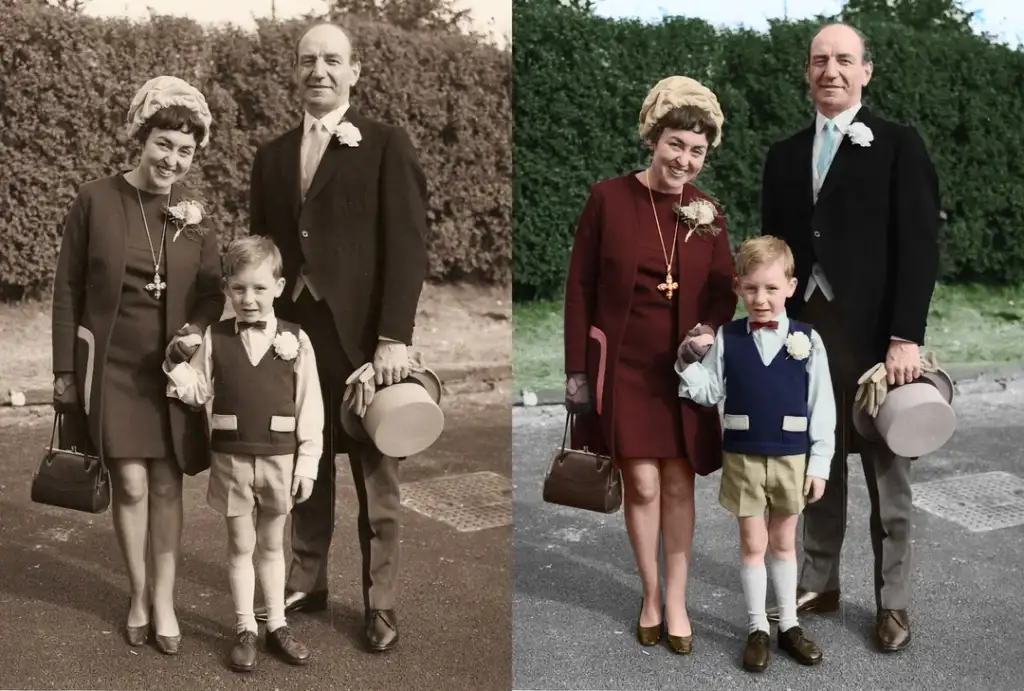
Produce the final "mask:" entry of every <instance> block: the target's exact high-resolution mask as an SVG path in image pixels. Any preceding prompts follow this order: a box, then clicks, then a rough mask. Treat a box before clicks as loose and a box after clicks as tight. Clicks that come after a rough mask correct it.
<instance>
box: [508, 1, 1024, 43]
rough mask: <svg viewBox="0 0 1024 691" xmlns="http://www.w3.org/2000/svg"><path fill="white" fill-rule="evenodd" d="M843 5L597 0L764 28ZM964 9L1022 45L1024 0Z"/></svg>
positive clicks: (619, 9) (602, 10) (648, 12)
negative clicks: (772, 22)
mask: <svg viewBox="0 0 1024 691" xmlns="http://www.w3.org/2000/svg"><path fill="white" fill-rule="evenodd" d="M505 1H507V0H505ZM843 4H844V3H843V2H841V1H840V0H726V1H724V2H721V1H719V2H715V1H711V2H708V1H707V0H597V7H596V10H597V13H598V14H600V15H603V16H606V17H637V18H640V19H643V20H652V19H655V20H656V19H660V18H661V17H662V16H664V15H685V16H689V17H699V18H701V19H704V20H706V21H708V22H710V23H711V24H713V25H715V26H728V27H733V26H737V25H743V26H745V27H748V28H751V29H765V28H767V26H768V21H767V20H768V19H769V18H776V17H779V18H782V17H789V18H790V19H807V18H811V17H814V16H816V15H818V14H835V13H838V12H839V10H840V9H841V8H842V6H843ZM964 9H966V10H968V11H971V12H980V15H975V22H974V28H975V30H978V31H987V32H989V33H992V34H995V35H996V36H997V37H998V39H999V40H1001V41H1003V42H1004V43H1007V44H1008V45H1011V46H1017V45H1020V43H1021V39H1024V2H1020V0H967V2H965V3H964Z"/></svg>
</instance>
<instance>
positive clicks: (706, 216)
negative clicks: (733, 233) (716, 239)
mask: <svg viewBox="0 0 1024 691" xmlns="http://www.w3.org/2000/svg"><path fill="white" fill-rule="evenodd" d="M672 210H673V211H675V212H676V215H678V216H679V217H680V218H682V219H683V221H685V222H686V225H687V227H689V229H690V231H689V232H688V233H687V234H686V237H685V238H683V242H686V241H687V240H689V239H690V236H691V235H693V234H694V233H697V234H699V235H718V231H719V227H718V226H716V225H715V224H714V222H715V218H717V217H718V212H717V211H716V210H715V205H714V204H712V203H711V202H709V201H708V200H707V199H695V200H694V201H692V202H690V203H689V204H687V205H686V206H679V204H675V205H673V206H672Z"/></svg>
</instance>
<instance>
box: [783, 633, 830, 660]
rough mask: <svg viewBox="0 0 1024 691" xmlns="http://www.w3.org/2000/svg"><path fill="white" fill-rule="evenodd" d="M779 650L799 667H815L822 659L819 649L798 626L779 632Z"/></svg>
mask: <svg viewBox="0 0 1024 691" xmlns="http://www.w3.org/2000/svg"><path fill="white" fill-rule="evenodd" d="M779 650H781V651H782V652H784V653H786V654H787V655H789V656H790V657H791V658H793V659H794V660H796V661H797V662H799V663H800V664H801V665H816V664H818V663H819V662H821V658H822V653H821V648H819V647H818V644H817V643H815V642H814V641H812V640H811V639H810V638H808V637H807V634H805V633H804V630H803V629H801V628H800V627H799V626H794V627H792V628H790V629H786V630H785V631H779Z"/></svg>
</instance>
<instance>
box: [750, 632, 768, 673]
mask: <svg viewBox="0 0 1024 691" xmlns="http://www.w3.org/2000/svg"><path fill="white" fill-rule="evenodd" d="M770 644H771V638H770V637H769V636H768V632H767V631H761V630H757V631H755V632H753V633H752V634H750V635H749V636H747V646H746V647H745V648H744V649H743V669H745V670H747V671H748V672H763V671H765V670H766V669H768V658H769V657H770V656H771V652H770V651H769V646H770Z"/></svg>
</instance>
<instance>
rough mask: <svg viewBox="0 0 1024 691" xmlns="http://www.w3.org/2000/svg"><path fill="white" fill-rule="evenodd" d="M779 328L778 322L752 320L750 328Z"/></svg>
mask: <svg viewBox="0 0 1024 691" xmlns="http://www.w3.org/2000/svg"><path fill="white" fill-rule="evenodd" d="M777 328H779V323H778V322H755V321H752V322H750V330H751V331H753V330H754V329H777Z"/></svg>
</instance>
